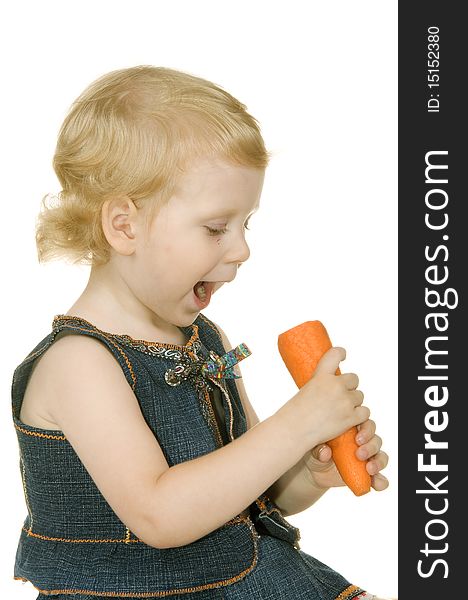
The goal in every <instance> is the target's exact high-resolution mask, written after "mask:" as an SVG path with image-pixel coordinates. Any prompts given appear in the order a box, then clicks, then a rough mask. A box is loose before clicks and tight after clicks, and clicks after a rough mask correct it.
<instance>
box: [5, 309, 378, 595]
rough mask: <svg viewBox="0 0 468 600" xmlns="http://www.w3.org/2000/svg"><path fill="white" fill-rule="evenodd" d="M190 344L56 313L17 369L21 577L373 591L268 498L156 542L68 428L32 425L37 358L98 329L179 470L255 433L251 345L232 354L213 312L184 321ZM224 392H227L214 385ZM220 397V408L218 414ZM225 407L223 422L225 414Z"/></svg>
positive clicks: (125, 585) (242, 591) (103, 586)
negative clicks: (130, 523)
mask: <svg viewBox="0 0 468 600" xmlns="http://www.w3.org/2000/svg"><path fill="white" fill-rule="evenodd" d="M181 330H182V331H183V332H184V333H185V334H186V338H187V343H186V344H185V345H184V346H179V345H175V344H165V343H160V342H149V341H146V340H136V339H133V338H131V337H129V336H128V335H125V334H121V335H117V334H111V333H109V332H105V331H102V330H100V329H98V328H97V327H95V326H94V325H93V324H92V323H90V322H88V321H86V320H84V319H82V318H80V317H73V316H68V315H57V316H55V317H54V320H53V323H52V331H51V333H49V334H48V335H47V336H46V337H45V338H44V339H43V340H42V341H41V342H40V343H39V344H38V345H37V346H36V347H35V348H34V349H33V350H32V351H31V352H30V353H29V354H28V356H27V357H26V358H25V359H24V360H23V362H22V363H21V364H20V365H19V366H18V367H17V368H16V369H15V372H14V375H13V382H12V405H13V406H12V408H13V421H14V426H15V428H16V432H17V436H18V444H19V453H20V470H21V476H22V481H23V488H24V496H25V501H26V506H27V509H28V514H27V516H26V519H25V521H24V523H23V526H22V529H21V533H20V539H19V543H18V549H17V553H16V559H15V565H14V577H15V578H16V579H18V580H22V581H29V582H31V583H32V584H33V585H34V587H35V588H36V589H37V590H38V591H39V592H40V593H39V596H38V598H46V597H47V598H48V597H52V598H57V599H65V598H67V599H72V598H75V599H76V600H78V599H79V600H84V599H90V600H91V599H93V600H96V598H98V599H99V598H166V597H169V598H171V599H172V600H189V599H194V598H196V599H197V600H221V599H223V600H247V599H248V600H252V599H255V600H280V599H281V600H283V599H285V600H288V599H291V600H302V599H304V600H305V599H307V600H352V599H357V598H364V597H367V595H366V593H365V592H364V590H362V589H361V588H359V587H358V586H355V585H352V584H351V583H350V582H349V581H347V580H346V579H345V578H344V577H342V576H341V575H340V574H338V573H337V572H335V571H334V570H333V569H331V568H330V567H328V566H326V565H324V564H323V563H321V562H319V561H318V560H316V559H315V558H313V557H312V556H310V555H308V554H306V553H305V552H303V551H302V550H301V549H300V546H299V539H300V532H299V530H298V529H297V528H296V527H294V526H293V525H291V524H290V523H289V522H288V521H287V520H286V519H285V518H284V517H283V515H282V514H281V511H280V509H279V508H278V506H277V505H276V504H275V503H274V502H273V501H272V500H271V499H270V498H269V497H268V496H267V495H266V494H261V495H260V496H259V497H258V498H257V499H255V501H254V502H252V504H251V505H250V506H249V507H248V513H249V514H248V515H245V514H243V513H240V514H239V515H237V516H236V517H234V518H233V519H231V520H230V521H228V522H226V523H225V524H224V525H223V526H221V527H219V528H218V529H216V530H215V531H212V532H211V533H209V534H208V535H206V536H204V537H203V538H200V539H198V540H196V541H195V542H192V543H190V544H187V545H185V546H181V547H177V548H165V549H159V548H153V547H151V546H148V545H147V544H145V543H144V542H142V541H141V540H139V539H138V537H137V536H136V535H135V534H134V533H133V532H132V531H130V530H129V529H128V527H127V526H126V525H125V524H124V523H122V522H121V521H120V520H119V518H118V517H117V515H116V514H115V513H114V512H113V511H112V509H111V507H110V506H109V505H108V503H107V502H106V500H105V499H104V497H103V496H102V494H101V493H100V491H99V489H98V488H97V486H96V485H95V483H94V482H93V480H92V479H91V477H90V475H89V474H88V472H87V471H86V469H85V468H84V466H83V464H82V463H81V461H80V460H79V458H78V456H77V455H76V453H75V452H74V450H73V448H72V446H71V445H70V443H69V442H68V441H67V439H66V437H65V435H64V434H63V432H61V431H57V430H47V429H40V428H37V427H33V426H30V425H27V424H26V423H23V422H22V421H21V420H20V418H19V415H20V410H21V403H22V400H23V397H24V393H25V390H26V386H27V382H28V379H29V376H30V374H31V372H32V368H33V366H34V362H35V360H37V359H38V358H39V357H40V356H41V355H42V354H43V353H44V352H45V351H46V350H47V349H48V348H49V347H50V346H51V344H53V343H54V341H55V340H56V339H57V337H58V336H59V334H63V335H67V334H75V335H88V336H92V337H95V338H96V339H98V340H99V341H101V342H102V343H103V344H104V345H105V346H106V347H107V348H108V350H109V351H110V352H111V353H112V354H113V356H114V357H115V359H116V360H117V362H118V363H119V365H120V366H121V368H122V371H123V373H124V375H125V377H126V379H127V381H128V384H129V385H130V386H131V388H132V390H133V392H134V393H135V396H136V398H137V400H138V402H139V404H140V407H141V411H142V414H143V416H144V418H145V420H146V423H147V424H148V426H149V427H150V429H151V430H152V432H153V434H154V435H155V437H156V438H157V440H158V443H159V444H160V446H161V449H162V451H163V453H164V456H165V458H166V460H167V462H168V464H169V466H172V465H175V464H178V463H180V462H183V461H188V460H192V459H194V458H197V457H198V456H202V455H204V454H207V453H208V452H212V451H214V450H216V449H217V448H219V447H221V446H222V445H225V444H227V443H229V442H230V441H232V440H233V439H235V438H237V437H239V436H241V435H242V434H243V433H245V432H246V430H247V421H246V416H245V413H244V410H243V407H242V403H241V400H240V398H239V394H238V392H237V387H236V385H235V381H234V379H235V377H237V376H238V375H237V374H236V373H235V364H236V363H237V362H238V361H239V360H242V358H244V357H245V356H248V355H249V354H250V351H249V350H248V348H247V347H246V346H245V344H240V345H239V346H237V348H235V349H233V350H230V351H229V352H226V349H225V348H224V347H223V344H222V339H221V336H220V333H219V331H218V329H217V328H216V325H215V324H214V323H213V322H212V321H210V320H209V319H208V318H207V317H205V316H204V315H203V314H199V316H198V317H197V319H196V320H195V321H194V323H193V324H192V325H191V326H189V327H186V328H181ZM215 390H216V393H215ZM216 394H217V395H218V400H219V406H218V409H219V408H221V411H218V410H216V403H215V396H216ZM222 411H224V420H222V419H221V418H220V417H221V416H222V415H220V414H218V412H222Z"/></svg>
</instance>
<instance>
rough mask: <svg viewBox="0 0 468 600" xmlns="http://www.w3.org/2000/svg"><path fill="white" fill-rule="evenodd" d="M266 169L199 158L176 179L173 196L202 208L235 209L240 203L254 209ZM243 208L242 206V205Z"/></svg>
mask: <svg viewBox="0 0 468 600" xmlns="http://www.w3.org/2000/svg"><path fill="white" fill-rule="evenodd" d="M264 174H265V170H264V169H258V168H253V167H247V166H243V165H234V164H230V163H227V162H224V161H220V160H217V161H213V160H211V161H209V160H204V161H199V162H197V163H196V164H193V165H191V166H190V167H189V168H187V169H186V170H185V171H184V172H183V173H182V174H181V175H180V177H179V178H178V180H177V181H176V185H175V189H174V194H173V198H174V199H180V200H182V201H183V200H186V201H187V202H189V203H191V204H192V205H194V204H196V205H197V206H198V207H199V208H204V207H207V208H213V207H217V206H219V207H220V208H223V209H225V210H231V212H233V213H234V212H236V211H237V210H238V208H239V204H241V205H245V206H246V207H249V210H255V209H256V208H257V207H258V202H259V198H260V194H261V190H262V186H263V179H264ZM241 208H242V206H241Z"/></svg>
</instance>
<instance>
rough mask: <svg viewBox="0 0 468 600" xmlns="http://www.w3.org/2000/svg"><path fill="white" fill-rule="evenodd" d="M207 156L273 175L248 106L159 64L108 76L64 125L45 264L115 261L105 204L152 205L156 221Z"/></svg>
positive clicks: (48, 201)
mask: <svg viewBox="0 0 468 600" xmlns="http://www.w3.org/2000/svg"><path fill="white" fill-rule="evenodd" d="M198 157H205V158H209V157H218V158H221V159H224V160H226V161H229V162H231V163H234V164H239V165H243V166H249V167H254V168H262V169H263V168H266V166H267V165H268V162H269V160H270V153H269V152H268V151H267V150H266V148H265V144H264V140H263V138H262V135H261V133H260V127H259V125H258V122H257V120H256V119H255V118H254V117H252V116H251V115H250V114H249V113H248V112H247V110H246V106H245V105H244V104H242V103H241V102H239V101H238V100H237V99H236V98H234V97H233V96H231V94H229V93H228V92H226V91H225V90H223V89H222V88H221V87H219V86H217V85H215V84H214V83H212V82H210V81H208V80H206V79H201V78H199V77H196V76H194V75H191V74H188V73H184V72H182V71H176V70H173V69H168V68H164V67H154V66H151V65H140V66H136V67H131V68H126V69H119V70H116V71H112V72H110V73H107V74H105V75H103V76H102V77H100V78H99V79H97V80H96V81H94V82H93V83H92V84H91V85H90V86H88V87H87V88H86V89H85V90H84V92H83V93H82V94H81V95H80V96H79V97H78V98H77V99H76V100H75V102H74V103H73V104H72V106H71V108H70V111H69V112H68V115H67V116H66V118H65V120H64V122H63V124H62V126H61V128H60V131H59V135H58V141H57V146H56V150H55V154H54V158H53V167H54V170H55V173H56V175H57V177H58V179H59V182H60V185H61V187H62V190H61V191H60V192H59V193H58V194H57V195H50V194H47V195H46V196H44V198H43V199H42V203H41V210H40V213H39V215H38V217H37V220H36V246H37V252H38V259H39V262H46V261H48V260H52V259H55V258H66V259H68V260H70V261H71V262H72V263H80V264H87V265H96V266H97V265H102V264H105V263H107V262H108V261H109V259H110V245H109V243H108V241H107V239H106V237H105V235H104V232H103V229H102V225H101V218H102V217H101V215H102V206H103V204H104V202H105V201H106V200H107V199H108V198H111V197H118V196H127V197H129V198H131V199H132V200H133V201H141V202H143V203H145V202H151V205H150V206H149V211H148V223H149V222H151V219H152V218H153V217H154V216H155V214H156V213H157V211H158V209H159V208H160V207H161V206H163V205H164V203H165V202H167V201H168V200H169V198H170V197H171V195H172V191H173V189H174V185H175V183H176V180H177V176H178V174H180V173H181V172H182V171H183V169H184V168H185V167H186V166H187V164H189V162H190V161H191V160H193V159H196V158H198Z"/></svg>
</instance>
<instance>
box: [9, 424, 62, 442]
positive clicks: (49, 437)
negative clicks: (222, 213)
mask: <svg viewBox="0 0 468 600" xmlns="http://www.w3.org/2000/svg"><path fill="white" fill-rule="evenodd" d="M15 429H17V430H18V431H21V433H25V434H26V435H32V436H33V437H39V438H45V439H47V440H66V439H67V438H66V437H65V436H64V435H50V434H49V433H39V432H37V431H29V430H28V429H23V428H22V427H20V426H19V425H17V424H16V423H15Z"/></svg>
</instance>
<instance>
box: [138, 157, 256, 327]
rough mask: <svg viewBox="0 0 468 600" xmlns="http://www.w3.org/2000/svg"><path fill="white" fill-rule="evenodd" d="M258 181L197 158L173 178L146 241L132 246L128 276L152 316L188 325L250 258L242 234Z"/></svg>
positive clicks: (249, 172) (249, 171) (248, 171)
mask: <svg viewBox="0 0 468 600" xmlns="http://www.w3.org/2000/svg"><path fill="white" fill-rule="evenodd" d="M264 175H265V171H264V170H263V169H255V168H251V167H243V166H234V165H231V164H228V163H225V162H222V161H221V160H214V159H212V160H207V159H205V160H198V161H197V162H195V163H193V164H192V166H191V167H190V168H189V169H188V170H186V171H185V173H184V174H183V175H182V176H181V177H180V178H179V181H178V184H177V187H176V190H175V192H174V195H173V196H172V197H171V199H170V200H169V202H168V203H167V204H166V205H165V206H164V207H163V208H162V209H161V210H160V211H159V212H158V214H157V215H156V217H155V218H154V220H153V222H152V223H151V226H150V228H149V233H148V235H142V236H141V238H140V241H138V242H137V247H136V251H135V253H134V254H133V256H132V263H133V264H132V266H131V273H130V274H128V275H129V277H131V279H132V283H131V285H132V289H133V291H134V293H135V294H136V295H137V296H138V299H139V300H140V301H141V302H143V303H144V304H145V305H146V306H147V307H148V308H149V309H150V310H151V311H152V312H153V313H154V314H155V316H157V317H159V318H160V319H161V320H162V321H164V322H166V323H171V324H174V325H177V326H188V325H190V324H191V323H193V321H194V320H195V319H196V317H197V315H198V313H199V312H200V311H201V310H203V309H204V308H205V307H206V306H208V304H209V301H210V298H211V294H212V293H213V292H215V291H217V290H218V289H219V288H220V287H221V286H222V285H223V284H224V283H226V282H230V281H232V280H233V279H234V278H235V277H236V274H237V269H238V268H239V266H240V265H241V264H242V263H243V262H245V261H246V260H247V259H248V258H249V255H250V250H249V247H248V245H247V242H246V240H245V227H246V225H247V222H248V219H249V216H250V215H251V214H252V213H253V212H255V211H256V210H257V209H258V207H259V201H260V195H261V192H262V187H263V180H264ZM141 212H142V213H144V211H141ZM142 218H143V214H142ZM201 282H206V283H205V285H204V290H203V289H200V283H201Z"/></svg>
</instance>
